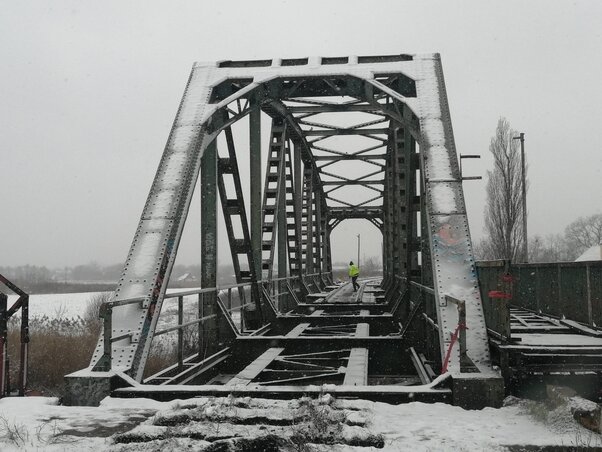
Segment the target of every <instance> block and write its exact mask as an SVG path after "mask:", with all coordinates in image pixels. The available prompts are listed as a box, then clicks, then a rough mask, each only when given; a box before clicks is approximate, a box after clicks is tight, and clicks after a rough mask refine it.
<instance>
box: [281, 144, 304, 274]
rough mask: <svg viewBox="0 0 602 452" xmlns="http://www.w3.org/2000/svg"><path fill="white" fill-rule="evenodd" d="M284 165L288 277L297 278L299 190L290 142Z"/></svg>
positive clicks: (298, 269) (299, 261)
mask: <svg viewBox="0 0 602 452" xmlns="http://www.w3.org/2000/svg"><path fill="white" fill-rule="evenodd" d="M284 164H285V182H286V189H285V190H286V193H285V194H286V196H285V198H286V199H285V205H284V209H285V210H286V233H287V239H286V245H287V249H288V266H289V276H299V275H300V274H301V221H299V213H300V211H301V208H300V204H299V202H298V198H299V196H300V195H299V193H300V190H299V191H298V190H297V179H296V178H297V175H296V174H295V171H296V168H295V167H294V164H295V162H293V155H292V153H291V148H290V141H289V143H288V146H287V147H286V156H285V162H284Z"/></svg>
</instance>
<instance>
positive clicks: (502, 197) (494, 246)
mask: <svg viewBox="0 0 602 452" xmlns="http://www.w3.org/2000/svg"><path fill="white" fill-rule="evenodd" d="M515 135H516V132H515V131H514V130H512V129H511V128H510V125H509V124H508V121H506V119H505V118H500V119H499V120H498V123H497V128H496V131H495V136H494V137H493V138H491V144H490V145H489V152H491V154H492V155H493V170H492V171H487V178H488V180H487V188H486V190H487V204H486V206H485V229H486V232H487V236H488V237H487V239H485V241H484V243H483V255H484V256H485V257H486V258H489V259H511V260H513V261H519V260H520V257H521V250H522V244H523V240H524V234H523V230H522V220H523V215H524V214H525V212H523V208H522V177H521V158H520V151H519V146H518V143H517V142H516V141H515V140H513V137H514V136H515ZM525 179H526V178H525ZM525 257H526V256H525Z"/></svg>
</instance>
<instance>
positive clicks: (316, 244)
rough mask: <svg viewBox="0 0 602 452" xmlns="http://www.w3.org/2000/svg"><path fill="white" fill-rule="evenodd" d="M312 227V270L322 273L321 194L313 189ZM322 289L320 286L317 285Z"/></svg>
mask: <svg viewBox="0 0 602 452" xmlns="http://www.w3.org/2000/svg"><path fill="white" fill-rule="evenodd" d="M314 206H315V207H314V212H315V217H314V229H313V233H312V235H313V240H312V242H313V245H312V247H313V257H314V271H315V272H318V273H320V274H321V273H322V196H321V193H320V191H318V190H315V191H314ZM319 288H320V289H323V288H322V287H319Z"/></svg>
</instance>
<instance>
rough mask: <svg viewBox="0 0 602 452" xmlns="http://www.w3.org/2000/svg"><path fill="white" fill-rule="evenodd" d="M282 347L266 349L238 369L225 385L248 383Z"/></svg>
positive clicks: (274, 357)
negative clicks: (240, 369)
mask: <svg viewBox="0 0 602 452" xmlns="http://www.w3.org/2000/svg"><path fill="white" fill-rule="evenodd" d="M283 350H284V348H280V347H273V348H269V349H267V350H266V351H265V352H264V353H263V354H262V355H261V356H260V357H259V358H257V359H256V360H255V361H253V362H252V363H251V364H249V365H248V366H247V367H245V368H244V369H243V370H242V371H240V372H239V373H238V374H237V375H236V376H235V377H234V378H232V379H231V380H230V381H229V382H228V383H227V386H235V385H248V384H249V383H251V382H252V381H253V379H254V378H256V377H257V376H258V375H259V374H260V373H261V372H263V370H264V369H265V368H266V367H268V366H269V365H270V363H271V362H272V361H274V360H275V359H276V358H277V357H278V355H280V353H282V351H283Z"/></svg>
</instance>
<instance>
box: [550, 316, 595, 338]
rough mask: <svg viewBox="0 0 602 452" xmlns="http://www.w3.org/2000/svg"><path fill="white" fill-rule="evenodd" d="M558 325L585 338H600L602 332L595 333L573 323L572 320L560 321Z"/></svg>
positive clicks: (586, 327) (577, 323)
mask: <svg viewBox="0 0 602 452" xmlns="http://www.w3.org/2000/svg"><path fill="white" fill-rule="evenodd" d="M560 323H562V324H563V325H566V326H568V327H569V328H571V329H573V330H577V331H579V332H580V333H583V334H585V335H587V336H593V337H602V331H596V330H594V329H592V328H589V327H588V326H585V325H582V324H580V323H579V322H575V321H574V320H568V319H562V320H560Z"/></svg>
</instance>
